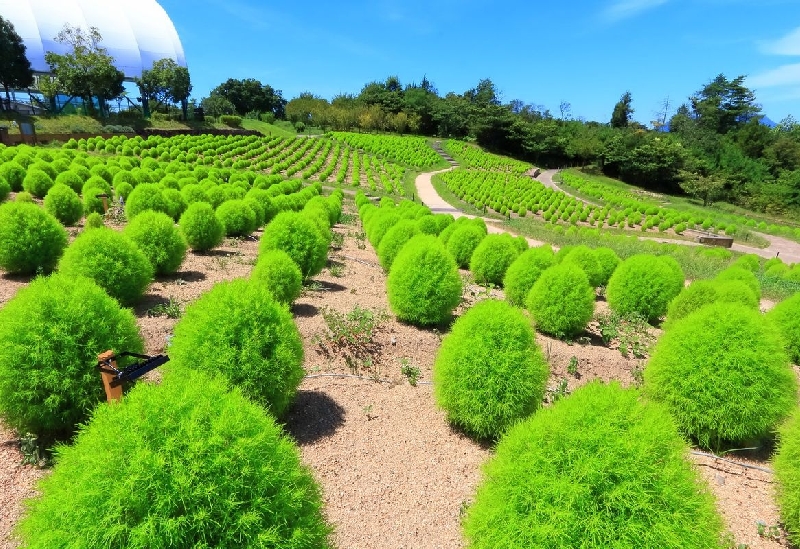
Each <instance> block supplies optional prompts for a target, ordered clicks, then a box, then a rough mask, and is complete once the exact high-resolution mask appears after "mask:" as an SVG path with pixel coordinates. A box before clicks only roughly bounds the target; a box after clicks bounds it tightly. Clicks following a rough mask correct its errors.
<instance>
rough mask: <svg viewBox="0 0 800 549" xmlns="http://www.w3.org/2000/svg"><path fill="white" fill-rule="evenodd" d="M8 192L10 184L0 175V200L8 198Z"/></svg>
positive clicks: (9, 192)
mask: <svg viewBox="0 0 800 549" xmlns="http://www.w3.org/2000/svg"><path fill="white" fill-rule="evenodd" d="M9 194H11V185H9V184H8V181H6V180H5V179H3V176H2V175H0V202H2V201H3V200H5V199H6V198H8V195H9Z"/></svg>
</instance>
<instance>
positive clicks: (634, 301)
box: [606, 255, 684, 323]
mask: <svg viewBox="0 0 800 549" xmlns="http://www.w3.org/2000/svg"><path fill="white" fill-rule="evenodd" d="M683 285H684V275H683V272H682V271H681V269H680V267H679V266H678V265H677V263H676V262H675V260H674V259H672V258H670V257H663V256H653V255H636V256H633V257H629V258H628V259H626V260H625V261H623V262H622V263H621V264H620V265H619V267H617V269H616V270H615V271H614V274H613V275H612V276H611V279H610V280H609V281H608V287H607V288H606V298H607V300H608V304H609V306H610V307H611V309H612V310H614V311H615V312H617V313H619V314H621V315H627V314H631V313H638V314H640V315H642V316H644V317H645V318H647V320H648V322H651V323H655V322H657V321H658V319H659V318H661V317H662V316H664V315H665V314H666V313H667V307H668V306H669V303H670V301H672V300H673V299H674V298H675V297H676V296H677V295H678V294H679V293H680V292H681V289H682V288H683Z"/></svg>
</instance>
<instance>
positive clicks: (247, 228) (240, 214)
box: [216, 200, 258, 236]
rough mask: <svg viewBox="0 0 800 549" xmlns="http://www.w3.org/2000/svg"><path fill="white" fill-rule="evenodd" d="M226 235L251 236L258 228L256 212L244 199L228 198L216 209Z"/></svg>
mask: <svg viewBox="0 0 800 549" xmlns="http://www.w3.org/2000/svg"><path fill="white" fill-rule="evenodd" d="M216 215H217V219H219V221H220V223H222V226H223V227H224V228H225V236H249V235H250V234H251V233H252V232H253V231H255V230H256V228H257V227H258V225H257V224H256V213H255V212H254V211H253V209H252V208H251V207H250V206H248V205H247V203H246V202H245V201H244V200H226V201H225V202H223V203H222V204H220V205H219V207H218V208H217V210H216Z"/></svg>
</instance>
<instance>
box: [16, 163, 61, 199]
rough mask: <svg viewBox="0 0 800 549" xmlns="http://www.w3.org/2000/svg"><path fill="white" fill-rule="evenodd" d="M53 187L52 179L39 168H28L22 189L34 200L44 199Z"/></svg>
mask: <svg viewBox="0 0 800 549" xmlns="http://www.w3.org/2000/svg"><path fill="white" fill-rule="evenodd" d="M53 185H54V181H53V179H52V178H51V177H50V176H49V175H48V174H47V172H45V171H43V170H41V169H39V168H30V169H29V170H28V172H27V173H26V174H25V179H24V180H23V182H22V188H23V189H25V190H26V191H28V192H29V193H31V194H32V195H33V196H35V197H36V198H44V196H45V195H46V194H47V191H49V190H50V187H52V186H53Z"/></svg>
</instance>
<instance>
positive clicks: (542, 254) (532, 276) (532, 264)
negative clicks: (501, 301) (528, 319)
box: [503, 245, 556, 307]
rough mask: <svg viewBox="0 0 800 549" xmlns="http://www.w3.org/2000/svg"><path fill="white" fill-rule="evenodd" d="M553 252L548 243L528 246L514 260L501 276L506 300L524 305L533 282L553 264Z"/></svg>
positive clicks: (513, 303)
mask: <svg viewBox="0 0 800 549" xmlns="http://www.w3.org/2000/svg"><path fill="white" fill-rule="evenodd" d="M555 261H556V260H555V254H554V253H553V249H552V248H551V247H550V246H549V245H544V246H538V247H536V248H530V249H528V250H525V251H524V252H522V253H521V254H520V255H519V257H518V258H517V259H515V260H514V263H512V264H511V265H510V266H509V267H508V270H507V271H506V276H505V277H504V278H503V288H504V289H505V293H506V300H508V302H509V303H511V304H512V305H514V306H516V307H523V306H525V299H526V298H527V297H528V292H530V290H531V288H533V284H534V283H535V282H536V280H537V279H538V278H539V276H540V275H541V274H542V272H544V271H545V269H548V268H550V267H552V266H553V265H555Z"/></svg>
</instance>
